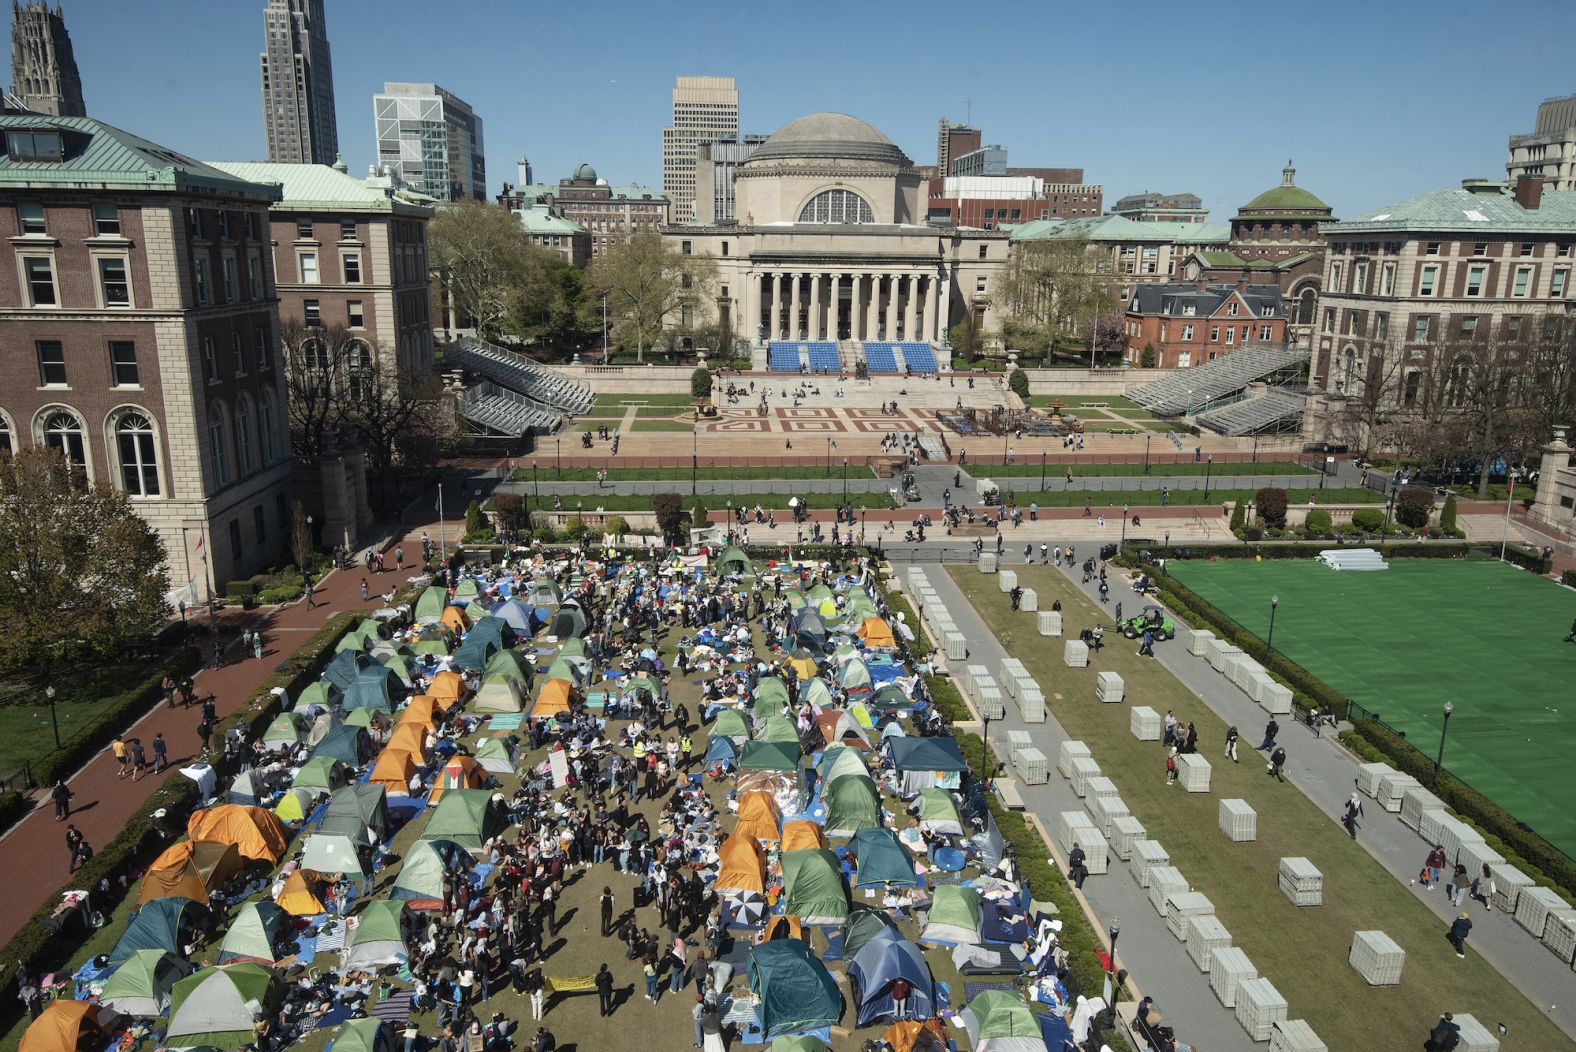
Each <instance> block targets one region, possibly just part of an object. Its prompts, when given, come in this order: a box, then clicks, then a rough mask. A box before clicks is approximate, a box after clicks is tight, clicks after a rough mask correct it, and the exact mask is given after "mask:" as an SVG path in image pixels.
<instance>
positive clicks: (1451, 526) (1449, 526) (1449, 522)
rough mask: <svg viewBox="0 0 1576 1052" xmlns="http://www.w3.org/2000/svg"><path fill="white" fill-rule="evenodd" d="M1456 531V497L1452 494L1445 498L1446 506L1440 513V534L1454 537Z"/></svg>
mask: <svg viewBox="0 0 1576 1052" xmlns="http://www.w3.org/2000/svg"><path fill="white" fill-rule="evenodd" d="M1456 530H1457V526H1456V495H1455V494H1454V493H1452V494H1450V495H1449V496H1447V497H1446V498H1445V506H1444V508H1442V509H1441V510H1440V512H1439V532H1441V533H1443V534H1444V535H1445V536H1447V537H1454V536H1455V535H1456Z"/></svg>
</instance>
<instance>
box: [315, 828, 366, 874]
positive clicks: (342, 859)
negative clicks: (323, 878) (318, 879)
mask: <svg viewBox="0 0 1576 1052" xmlns="http://www.w3.org/2000/svg"><path fill="white" fill-rule="evenodd" d="M301 865H302V866H303V867H305V868H307V869H310V870H314V871H316V872H318V873H333V874H344V875H346V876H354V877H358V878H364V877H366V875H367V865H366V863H365V862H364V861H362V857H361V845H360V844H358V843H356V841H355V840H354V839H353V838H352V837H348V836H345V835H344V834H343V833H313V834H312V835H311V836H309V837H307V838H306V842H305V843H303V844H302V845H301Z"/></svg>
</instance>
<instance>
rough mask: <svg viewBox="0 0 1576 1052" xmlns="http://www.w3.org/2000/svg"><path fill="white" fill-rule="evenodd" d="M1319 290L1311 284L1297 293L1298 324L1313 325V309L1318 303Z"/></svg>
mask: <svg viewBox="0 0 1576 1052" xmlns="http://www.w3.org/2000/svg"><path fill="white" fill-rule="evenodd" d="M1318 301H1319V290H1318V289H1317V288H1316V287H1314V286H1312V285H1309V286H1308V287H1307V288H1305V289H1303V290H1302V291H1301V292H1300V293H1298V294H1297V324H1298V325H1312V324H1313V311H1314V308H1315V307H1316V306H1317V305H1318Z"/></svg>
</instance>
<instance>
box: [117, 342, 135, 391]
mask: <svg viewBox="0 0 1576 1052" xmlns="http://www.w3.org/2000/svg"><path fill="white" fill-rule="evenodd" d="M109 375H110V382H111V383H113V384H114V385H115V386H116V387H136V386H137V385H138V384H139V383H140V382H141V377H140V375H139V374H138V372H137V345H136V344H135V343H132V342H131V341H130V340H111V341H109Z"/></svg>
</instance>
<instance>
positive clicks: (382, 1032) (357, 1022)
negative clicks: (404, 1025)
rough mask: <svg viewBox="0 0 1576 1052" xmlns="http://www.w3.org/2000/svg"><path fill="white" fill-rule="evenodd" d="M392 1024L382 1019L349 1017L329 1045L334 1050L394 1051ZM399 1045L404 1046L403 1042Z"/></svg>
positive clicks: (360, 1051)
mask: <svg viewBox="0 0 1576 1052" xmlns="http://www.w3.org/2000/svg"><path fill="white" fill-rule="evenodd" d="M389 1027H390V1024H389V1023H386V1022H384V1021H383V1020H381V1019H347V1020H345V1022H344V1023H342V1024H341V1025H340V1028H339V1035H338V1036H337V1037H335V1038H334V1043H333V1044H332V1045H330V1046H329V1047H330V1048H331V1049H332V1050H333V1052H394V1050H395V1047H396V1045H395V1042H394V1036H393V1033H392V1032H391V1031H390V1029H389ZM398 1047H400V1048H403V1047H404V1044H403V1043H401V1044H400V1045H399V1046H398Z"/></svg>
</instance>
